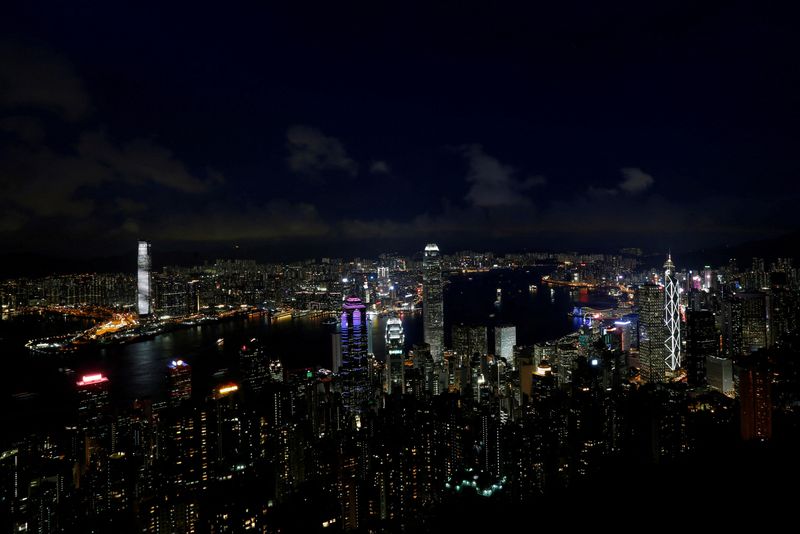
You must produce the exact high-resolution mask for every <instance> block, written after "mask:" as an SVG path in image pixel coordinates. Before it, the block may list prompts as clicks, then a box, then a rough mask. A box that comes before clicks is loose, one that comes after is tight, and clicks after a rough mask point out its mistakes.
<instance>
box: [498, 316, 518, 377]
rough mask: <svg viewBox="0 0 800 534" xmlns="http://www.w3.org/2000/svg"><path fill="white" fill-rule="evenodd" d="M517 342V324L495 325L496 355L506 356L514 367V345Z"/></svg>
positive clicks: (509, 363) (499, 356) (507, 360)
mask: <svg viewBox="0 0 800 534" xmlns="http://www.w3.org/2000/svg"><path fill="white" fill-rule="evenodd" d="M516 344H517V327H516V326H495V327H494V355H495V356H496V357H498V358H505V360H506V362H508V365H510V366H511V367H512V368H513V367H514V345H516Z"/></svg>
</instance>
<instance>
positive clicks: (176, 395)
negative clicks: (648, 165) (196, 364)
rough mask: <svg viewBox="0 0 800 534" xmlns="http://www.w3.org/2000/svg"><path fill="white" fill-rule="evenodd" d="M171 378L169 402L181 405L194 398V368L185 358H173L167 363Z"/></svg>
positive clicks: (169, 377) (168, 373) (168, 375)
mask: <svg viewBox="0 0 800 534" xmlns="http://www.w3.org/2000/svg"><path fill="white" fill-rule="evenodd" d="M167 377H168V379H169V403H170V404H171V405H172V406H179V405H180V404H181V403H182V402H184V401H187V400H189V399H191V398H192V368H191V367H190V366H189V364H188V363H186V362H185V361H183V360H172V361H171V362H169V363H168V364H167Z"/></svg>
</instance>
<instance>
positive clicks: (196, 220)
mask: <svg viewBox="0 0 800 534" xmlns="http://www.w3.org/2000/svg"><path fill="white" fill-rule="evenodd" d="M126 223H127V224H128V227H129V228H130V229H132V233H136V234H139V233H141V235H145V236H147V237H148V239H161V240H168V241H208V242H217V241H236V240H241V241H244V240H262V241H273V240H284V239H303V238H316V237H322V236H325V235H327V234H328V233H329V232H330V226H329V224H328V223H327V222H325V221H324V220H322V218H321V217H320V215H319V213H318V212H317V209H316V208H315V207H314V206H312V205H310V204H305V203H302V202H300V203H293V202H288V201H285V200H274V201H271V202H268V203H267V204H264V205H255V204H247V205H243V206H237V207H231V206H212V207H211V208H209V209H207V210H203V211H199V212H198V211H192V212H191V213H175V214H169V215H166V216H164V217H160V218H158V219H157V220H154V221H149V220H145V219H142V220H141V221H140V222H136V221H135V220H134V219H129V220H128V221H126Z"/></svg>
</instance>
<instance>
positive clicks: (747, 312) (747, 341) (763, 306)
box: [736, 292, 769, 354]
mask: <svg viewBox="0 0 800 534" xmlns="http://www.w3.org/2000/svg"><path fill="white" fill-rule="evenodd" d="M736 298H737V299H739V300H740V301H741V303H742V350H743V352H744V354H749V353H751V352H755V351H757V350H759V349H763V348H764V347H766V346H767V340H768V339H769V332H768V330H767V328H768V325H769V322H768V321H767V296H766V294H764V293H761V292H748V293H738V294H737V295H736Z"/></svg>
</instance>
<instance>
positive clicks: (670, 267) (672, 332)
mask: <svg viewBox="0 0 800 534" xmlns="http://www.w3.org/2000/svg"><path fill="white" fill-rule="evenodd" d="M664 323H665V324H666V326H667V339H665V340H664V345H665V346H666V347H667V357H666V358H665V359H664V362H665V363H666V364H667V367H668V368H669V369H670V370H672V371H674V370H676V369H677V368H678V367H680V366H681V310H680V294H679V293H678V280H677V277H676V276H675V265H674V264H673V263H672V254H670V255H668V256H667V262H666V263H665V264H664Z"/></svg>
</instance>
